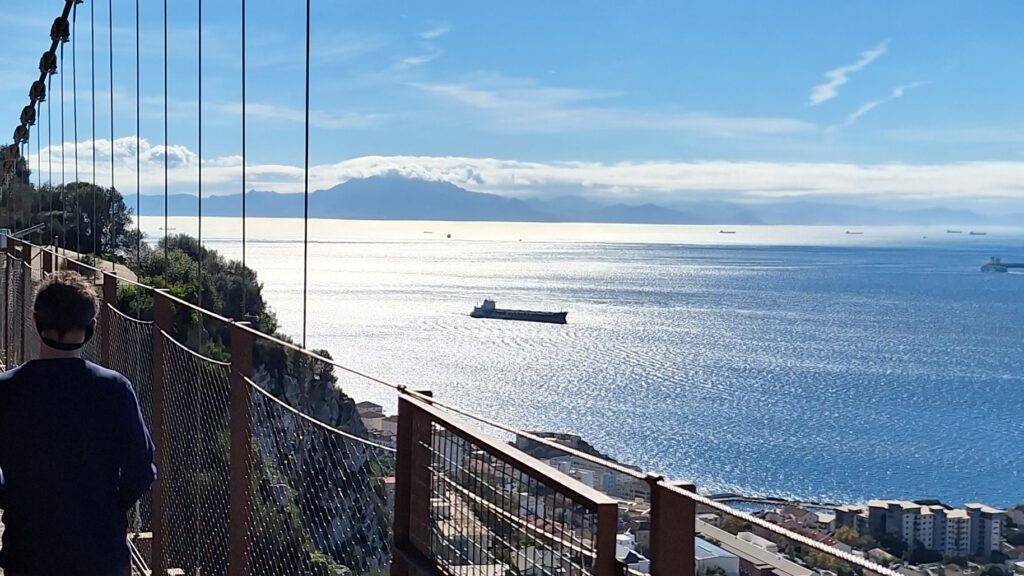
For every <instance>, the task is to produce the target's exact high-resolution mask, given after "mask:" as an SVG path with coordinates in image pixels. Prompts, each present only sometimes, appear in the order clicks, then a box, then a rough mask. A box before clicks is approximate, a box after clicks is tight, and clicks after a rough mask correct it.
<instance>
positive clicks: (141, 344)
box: [106, 305, 153, 532]
mask: <svg viewBox="0 0 1024 576" xmlns="http://www.w3.org/2000/svg"><path fill="white" fill-rule="evenodd" d="M106 310H107V313H108V314H110V333H109V335H110V338H111V343H110V346H111V354H110V366H108V368H110V369H112V370H115V371H117V372H119V373H121V374H122V375H124V376H125V377H126V378H128V380H129V381H130V382H131V383H132V387H133V388H134V390H135V395H136V397H137V398H138V401H139V409H140V410H141V412H142V417H143V419H144V420H145V422H146V426H147V427H149V429H150V430H152V429H153V323H152V322H144V321H140V320H136V319H134V318H131V317H129V316H126V315H125V314H124V313H122V312H121V311H119V310H118V309H117V308H114V307H113V306H110V305H108V306H107V307H106ZM129 526H131V528H132V530H133V531H134V532H148V531H150V530H151V529H152V494H151V493H149V492H147V493H146V494H145V495H143V497H142V499H141V500H140V501H139V503H138V506H137V507H136V508H135V509H134V510H133V511H132V513H131V515H130V518H129Z"/></svg>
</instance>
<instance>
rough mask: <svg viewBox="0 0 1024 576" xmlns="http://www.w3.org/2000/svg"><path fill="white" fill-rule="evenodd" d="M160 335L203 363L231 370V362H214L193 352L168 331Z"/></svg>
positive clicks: (163, 331) (161, 332)
mask: <svg viewBox="0 0 1024 576" xmlns="http://www.w3.org/2000/svg"><path fill="white" fill-rule="evenodd" d="M160 334H161V335H163V337H164V338H166V339H167V341H168V342H171V343H172V344H174V345H175V346H177V347H178V348H181V349H182V350H184V351H185V352H188V353H189V354H191V355H192V356H194V357H195V358H196V359H198V360H202V361H203V362H209V363H210V364H214V365H216V366H220V367H222V368H228V369H230V368H231V363H230V362H221V361H220V360H214V359H213V358H209V357H207V356H203V355H202V354H200V353H199V352H196V351H195V350H193V349H191V348H189V347H188V346H185V345H184V344H182V343H181V342H178V341H177V340H175V339H174V336H171V335H170V334H168V333H167V331H166V330H161V331H160Z"/></svg>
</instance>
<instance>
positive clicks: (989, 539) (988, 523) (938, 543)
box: [839, 500, 1006, 557]
mask: <svg viewBox="0 0 1024 576" xmlns="http://www.w3.org/2000/svg"><path fill="white" fill-rule="evenodd" d="M851 512H852V510H851ZM839 516H840V517H842V516H843V514H842V513H840V514H839ZM1005 524H1006V513H1005V512H1004V511H1003V510H998V509H996V508H992V507H990V506H985V505H984V504H968V505H966V506H965V507H964V509H960V510H954V509H950V508H947V507H945V506H941V505H935V504H930V505H924V504H917V503H915V502H907V501H904V500H872V501H871V502H869V503H868V527H869V529H870V531H871V533H872V534H874V535H876V536H878V535H881V534H891V535H893V536H897V537H898V538H899V539H900V541H901V542H903V543H905V544H907V545H908V546H913V545H914V544H916V543H920V544H921V545H923V546H924V547H925V548H928V549H929V550H935V551H937V552H941V553H942V554H948V555H952V556H964V557H977V556H988V555H989V554H991V553H992V552H993V551H995V550H998V549H999V543H1000V542H1001V541H1002V538H1003V528H1004V527H1005Z"/></svg>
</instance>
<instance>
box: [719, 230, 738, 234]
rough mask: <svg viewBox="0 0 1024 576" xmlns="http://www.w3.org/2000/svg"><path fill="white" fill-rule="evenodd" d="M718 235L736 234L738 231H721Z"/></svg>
mask: <svg viewBox="0 0 1024 576" xmlns="http://www.w3.org/2000/svg"><path fill="white" fill-rule="evenodd" d="M718 233H719V234H735V233H736V231H735V230H719V231H718Z"/></svg>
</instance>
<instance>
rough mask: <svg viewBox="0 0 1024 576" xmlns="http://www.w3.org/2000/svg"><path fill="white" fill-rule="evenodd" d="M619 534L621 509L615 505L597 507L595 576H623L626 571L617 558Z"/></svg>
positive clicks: (608, 504)
mask: <svg viewBox="0 0 1024 576" xmlns="http://www.w3.org/2000/svg"><path fill="white" fill-rule="evenodd" d="M618 534H619V507H618V505H617V504H615V503H611V502H610V503H607V504H599V505H598V507H597V535H596V538H595V540H594V552H595V553H596V556H595V558H594V574H595V576H621V575H622V574H623V573H624V571H623V570H622V565H621V564H619V560H618V558H616V557H615V537H616V536H617V535H618Z"/></svg>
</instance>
